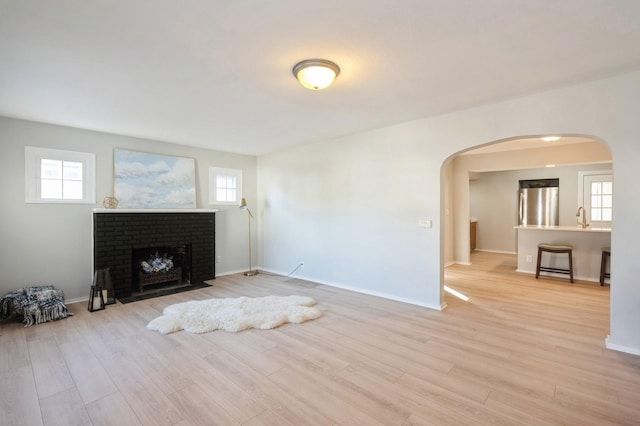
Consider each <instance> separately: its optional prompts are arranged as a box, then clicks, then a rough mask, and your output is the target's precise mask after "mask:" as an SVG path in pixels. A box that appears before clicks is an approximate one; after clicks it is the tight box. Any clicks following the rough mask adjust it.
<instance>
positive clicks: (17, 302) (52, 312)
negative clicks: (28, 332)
mask: <svg viewBox="0 0 640 426" xmlns="http://www.w3.org/2000/svg"><path fill="white" fill-rule="evenodd" d="M12 314H17V315H20V314H22V315H23V320H22V323H23V324H24V326H25V327H29V326H31V325H33V324H40V323H43V322H47V321H55V320H59V319H62V318H66V317H68V316H71V315H73V314H72V313H70V312H69V311H68V310H67V306H66V305H65V304H64V293H63V292H62V290H56V288H55V287H54V286H52V285H43V286H36V287H24V288H20V289H18V290H16V291H12V292H11V293H7V294H5V295H4V296H2V299H0V320H5V319H7V318H9V317H10V316H11V315H12Z"/></svg>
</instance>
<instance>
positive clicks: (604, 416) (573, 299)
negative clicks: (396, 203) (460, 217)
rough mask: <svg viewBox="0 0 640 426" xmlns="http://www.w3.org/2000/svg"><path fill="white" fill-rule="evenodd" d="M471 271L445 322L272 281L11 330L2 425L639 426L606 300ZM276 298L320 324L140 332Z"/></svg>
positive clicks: (79, 308)
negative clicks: (170, 312) (240, 300)
mask: <svg viewBox="0 0 640 426" xmlns="http://www.w3.org/2000/svg"><path fill="white" fill-rule="evenodd" d="M472 262H473V266H471V267H468V266H459V265H456V266H451V267H449V268H447V270H446V284H447V286H448V287H450V288H452V289H454V290H456V291H458V292H460V293H462V294H463V295H465V296H466V297H468V298H469V300H468V301H463V300H461V299H459V298H457V297H454V296H452V295H449V294H448V295H447V303H448V305H449V306H448V308H447V309H446V310H444V311H442V312H439V311H434V310H430V309H426V308H421V307H419V306H413V305H409V304H405V303H400V302H394V301H390V300H385V299H381V298H377V297H373V296H367V295H363V294H357V293H353V292H349V291H344V290H340V289H336V288H332V287H328V286H324V285H317V284H314V283H310V282H306V281H301V280H297V279H290V278H285V277H273V276H268V275H264V274H263V275H258V276H255V277H249V278H247V277H244V276H241V275H234V276H228V277H221V278H218V279H216V280H215V281H213V283H214V286H213V287H211V288H207V289H201V290H197V291H192V292H187V293H182V294H177V295H172V296H165V297H162V298H156V299H150V300H146V301H141V302H136V303H130V304H127V305H112V306H109V307H108V308H107V309H106V310H104V311H100V312H94V313H89V312H87V310H86V307H85V305H84V304H75V305H71V306H70V308H71V310H72V311H73V312H74V313H75V316H74V317H71V318H68V319H65V320H62V321H57V322H53V323H47V324H41V325H37V326H33V327H30V328H23V327H22V325H21V324H19V323H3V324H2V325H1V328H0V332H1V334H0V424H2V425H39V424H47V425H74V424H78V425H90V424H93V425H118V426H127V425H136V424H144V425H197V424H202V425H213V424H221V425H236V424H242V425H253V426H257V425H303V424H309V425H418V424H423V425H441V424H443V425H445V424H460V425H471V424H503V425H515V424H532V425H545V424H566V425H606V424H629V425H631V424H636V425H637V424H640V357H636V356H632V355H628V354H623V353H619V352H614V351H610V350H607V349H605V347H604V339H605V337H606V335H607V333H608V329H609V288H608V287H604V288H602V287H600V286H598V285H597V284H595V285H594V284H587V283H580V282H577V283H576V284H574V285H570V284H569V283H568V282H567V280H563V279H558V280H556V279H548V278H541V279H539V280H536V279H535V278H534V277H532V276H530V275H522V274H517V273H515V257H514V256H508V255H499V254H490V253H474V254H473V256H472ZM393 285H394V283H393V282H389V286H390V287H392V286H393ZM614 285H615V283H614ZM271 294H273V295H289V294H298V295H307V296H310V297H313V298H314V299H315V300H316V301H317V302H318V304H317V307H318V308H320V309H321V310H322V311H323V316H322V317H321V318H319V319H317V320H314V321H310V322H307V323H304V324H296V325H293V324H288V325H285V326H282V327H280V328H277V329H274V330H262V331H260V330H248V331H243V332H240V333H227V332H224V331H216V332H212V333H206V334H199V335H198V334H189V333H186V332H178V333H174V334H170V335H166V336H163V335H160V334H159V333H157V332H152V331H148V330H147V329H146V328H145V326H146V324H147V323H148V322H149V321H150V320H151V319H153V318H155V317H156V316H158V315H159V314H160V312H161V311H162V309H163V308H164V307H165V306H167V305H169V304H172V303H178V302H183V301H188V300H193V299H205V298H211V297H237V296H263V295H271Z"/></svg>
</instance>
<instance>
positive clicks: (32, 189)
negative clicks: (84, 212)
mask: <svg viewBox="0 0 640 426" xmlns="http://www.w3.org/2000/svg"><path fill="white" fill-rule="evenodd" d="M24 154H25V155H24V157H25V184H26V188H25V189H26V193H25V201H26V202H27V203H80V204H84V203H86V204H95V202H96V197H95V163H96V159H95V154H92V153H86V152H75V151H62V150H59V149H50V148H36V147H32V146H27V147H25V149H24Z"/></svg>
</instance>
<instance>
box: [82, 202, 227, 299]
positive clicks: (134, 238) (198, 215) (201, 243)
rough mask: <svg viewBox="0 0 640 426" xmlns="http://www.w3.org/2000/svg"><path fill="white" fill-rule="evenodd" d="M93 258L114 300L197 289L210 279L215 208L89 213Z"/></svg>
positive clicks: (213, 256) (211, 274) (99, 210)
mask: <svg viewBox="0 0 640 426" xmlns="http://www.w3.org/2000/svg"><path fill="white" fill-rule="evenodd" d="M93 254H94V258H93V267H94V270H97V269H101V268H109V269H110V272H111V280H112V282H113V285H114V289H115V296H116V298H117V299H118V298H125V297H130V296H132V294H134V293H145V292H147V291H153V290H155V289H158V288H160V287H165V286H172V285H196V284H198V285H199V284H201V283H202V282H204V281H206V280H211V279H215V262H214V259H215V210H189V211H182V210H181V211H166V210H158V211H155V210H131V209H120V210H119V209H114V210H108V209H95V210H94V214H93ZM156 254H157V257H158V260H156ZM154 261H155V263H156V264H155V265H154V266H151V263H154ZM142 262H146V263H147V264H149V267H150V268H147V269H148V272H147V271H145V270H144V268H143V267H142ZM163 262H164V264H163ZM169 263H170V264H171V267H167V264H169Z"/></svg>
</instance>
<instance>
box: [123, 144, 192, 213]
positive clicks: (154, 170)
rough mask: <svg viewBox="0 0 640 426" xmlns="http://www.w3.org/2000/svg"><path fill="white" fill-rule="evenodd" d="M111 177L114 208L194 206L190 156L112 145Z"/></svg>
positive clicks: (175, 207)
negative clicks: (115, 203) (154, 152)
mask: <svg viewBox="0 0 640 426" xmlns="http://www.w3.org/2000/svg"><path fill="white" fill-rule="evenodd" d="M113 177H114V195H115V197H116V198H117V199H118V208H129V209H180V208H183V209H186V208H189V209H194V208H196V179H195V160H194V159H193V158H187V157H177V156H172V155H163V154H152V153H148V152H141V151H131V150H127V149H120V148H115V149H114V150H113Z"/></svg>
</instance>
